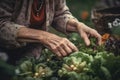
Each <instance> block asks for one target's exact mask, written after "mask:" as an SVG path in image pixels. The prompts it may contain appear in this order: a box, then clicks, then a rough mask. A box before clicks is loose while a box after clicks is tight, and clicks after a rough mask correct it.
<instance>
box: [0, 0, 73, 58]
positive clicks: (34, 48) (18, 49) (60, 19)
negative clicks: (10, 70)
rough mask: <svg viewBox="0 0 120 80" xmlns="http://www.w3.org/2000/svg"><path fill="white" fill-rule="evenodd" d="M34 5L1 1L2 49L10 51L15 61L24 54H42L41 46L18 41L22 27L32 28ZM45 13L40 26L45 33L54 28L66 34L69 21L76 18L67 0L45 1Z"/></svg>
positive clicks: (21, 0)
mask: <svg viewBox="0 0 120 80" xmlns="http://www.w3.org/2000/svg"><path fill="white" fill-rule="evenodd" d="M32 3H33V0H0V47H1V48H2V50H3V51H6V49H8V51H7V52H8V53H13V55H12V54H9V56H14V57H15V59H18V58H17V57H19V56H21V55H23V54H24V53H28V54H30V53H31V54H34V55H36V54H39V53H40V52H41V47H42V45H41V44H34V43H32V44H29V43H23V42H18V40H17V32H18V30H19V29H20V28H21V27H31V26H30V16H31V7H32ZM45 13H46V14H45V21H44V23H43V25H42V26H40V29H41V30H45V31H48V29H49V26H52V27H54V28H55V29H57V30H58V31H61V32H63V33H66V24H67V22H68V20H69V19H72V18H74V17H73V16H72V14H71V13H70V11H69V9H68V7H67V6H66V0H45ZM11 48H12V49H11ZM14 53H15V54H16V55H14ZM34 55H33V56H34Z"/></svg>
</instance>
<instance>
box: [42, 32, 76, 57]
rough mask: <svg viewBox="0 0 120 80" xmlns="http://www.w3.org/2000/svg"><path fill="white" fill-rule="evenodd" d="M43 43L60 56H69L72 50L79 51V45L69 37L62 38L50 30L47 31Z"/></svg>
mask: <svg viewBox="0 0 120 80" xmlns="http://www.w3.org/2000/svg"><path fill="white" fill-rule="evenodd" d="M42 43H43V44H44V45H45V46H46V47H47V48H49V49H50V50H51V51H52V52H53V53H55V54H56V55H57V56H58V57H63V56H67V55H69V54H70V53H72V52H75V51H78V49H77V47H76V46H75V45H74V44H73V43H71V42H70V41H69V40H68V39H67V38H62V37H59V36H57V35H55V34H51V33H48V32H45V35H44V37H43V41H42Z"/></svg>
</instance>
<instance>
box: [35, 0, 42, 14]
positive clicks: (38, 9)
mask: <svg viewBox="0 0 120 80" xmlns="http://www.w3.org/2000/svg"><path fill="white" fill-rule="evenodd" d="M39 5H40V7H39V8H37V7H36V15H37V16H39V13H40V10H41V8H42V5H43V0H41V2H40V4H38V5H37V6H39Z"/></svg>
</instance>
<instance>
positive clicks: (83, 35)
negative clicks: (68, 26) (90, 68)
mask: <svg viewBox="0 0 120 80" xmlns="http://www.w3.org/2000/svg"><path fill="white" fill-rule="evenodd" d="M80 35H81V38H82V39H83V40H84V42H85V44H86V45H87V46H89V45H90V40H89V38H88V36H87V33H85V32H83V31H81V32H80Z"/></svg>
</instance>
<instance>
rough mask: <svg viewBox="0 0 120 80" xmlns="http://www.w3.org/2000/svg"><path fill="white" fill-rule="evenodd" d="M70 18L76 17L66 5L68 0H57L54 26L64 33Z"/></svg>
mask: <svg viewBox="0 0 120 80" xmlns="http://www.w3.org/2000/svg"><path fill="white" fill-rule="evenodd" d="M69 19H76V18H74V17H73V16H72V14H71V12H70V11H69V8H68V7H67V5H66V0H55V16H54V20H53V23H52V26H53V27H54V28H55V29H56V30H58V31H60V32H63V33H67V32H66V25H67V22H68V20H69Z"/></svg>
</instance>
